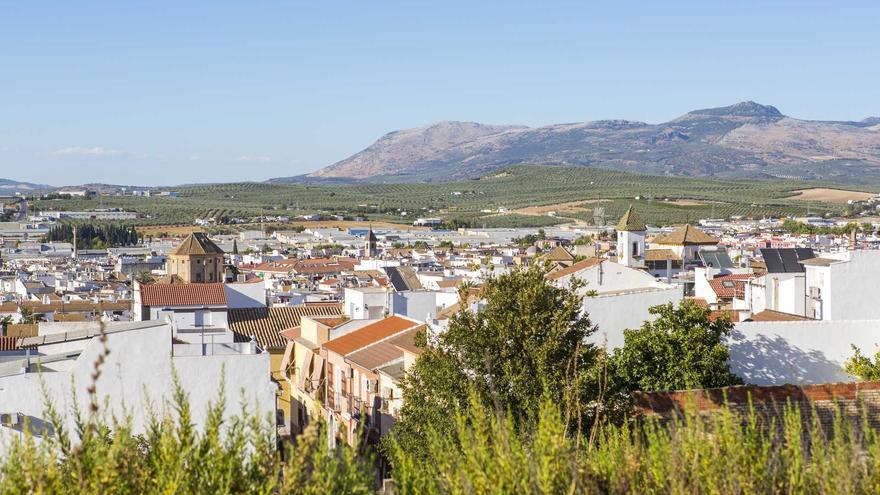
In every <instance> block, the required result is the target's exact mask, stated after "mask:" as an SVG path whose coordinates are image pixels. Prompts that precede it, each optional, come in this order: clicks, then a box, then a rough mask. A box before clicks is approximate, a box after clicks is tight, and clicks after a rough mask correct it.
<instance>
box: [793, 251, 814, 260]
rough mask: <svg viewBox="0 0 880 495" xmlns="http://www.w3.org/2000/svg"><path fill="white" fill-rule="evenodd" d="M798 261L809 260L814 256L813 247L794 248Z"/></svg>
mask: <svg viewBox="0 0 880 495" xmlns="http://www.w3.org/2000/svg"><path fill="white" fill-rule="evenodd" d="M794 252H795V253H796V254H797V259H798V261H804V260H809V259H812V258H815V257H816V253H814V252H813V248H794Z"/></svg>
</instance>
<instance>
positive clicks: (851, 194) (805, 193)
mask: <svg viewBox="0 0 880 495" xmlns="http://www.w3.org/2000/svg"><path fill="white" fill-rule="evenodd" d="M795 192H796V193H797V194H796V195H795V196H793V197H792V198H793V199H799V200H802V201H821V202H826V203H846V202H847V201H867V200H869V199H871V198H873V197H875V196H876V194H873V193H868V192H862V191H848V190H845V189H831V188H828V187H814V188H812V189H803V190H800V191H795Z"/></svg>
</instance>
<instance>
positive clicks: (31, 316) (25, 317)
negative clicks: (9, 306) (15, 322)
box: [21, 308, 46, 324]
mask: <svg viewBox="0 0 880 495" xmlns="http://www.w3.org/2000/svg"><path fill="white" fill-rule="evenodd" d="M41 321H46V317H45V316H43V315H41V314H37V313H34V310H32V309H30V308H21V322H22V323H28V324H34V323H40V322H41Z"/></svg>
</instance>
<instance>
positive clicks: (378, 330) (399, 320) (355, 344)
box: [323, 316, 422, 356]
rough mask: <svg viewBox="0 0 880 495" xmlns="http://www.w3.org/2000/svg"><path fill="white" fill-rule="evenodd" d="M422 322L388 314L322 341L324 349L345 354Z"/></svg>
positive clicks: (419, 324)
mask: <svg viewBox="0 0 880 495" xmlns="http://www.w3.org/2000/svg"><path fill="white" fill-rule="evenodd" d="M421 325H422V324H421V323H419V322H417V321H415V320H410V319H409V318H404V317H402V316H389V317H388V318H385V319H383V320H379V321H377V322H376V323H371V324H369V325H367V326H365V327H361V328H359V329H357V330H354V331H352V332H350V333H347V334H345V335H343V336H341V337H337V338H335V339H333V340H330V341H328V342H326V343H324V345H323V347H324V349H327V350H328V351H332V352H335V353H336V354H339V355H341V356H346V355H348V354H350V353H352V352H354V351H357V350H359V349H363V348H364V347H367V346H369V345H371V344H375V343H377V342H380V341H382V340H385V339H387V338H389V337H393V336H395V335H397V334H399V333H401V332H403V331H405V330H409V329H411V328H415V327H418V326H421Z"/></svg>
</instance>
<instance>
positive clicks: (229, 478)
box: [0, 382, 375, 495]
mask: <svg viewBox="0 0 880 495" xmlns="http://www.w3.org/2000/svg"><path fill="white" fill-rule="evenodd" d="M175 383H176V382H175ZM173 406H174V407H173V410H174V413H171V414H168V415H166V416H163V417H157V416H156V415H155V414H151V416H150V421H149V426H148V428H147V431H146V432H145V433H144V434H143V435H135V434H134V432H133V431H132V428H131V423H130V421H128V420H121V421H119V420H116V419H115V418H114V419H113V420H112V421H110V422H106V423H105V422H102V421H101V420H100V417H99V416H98V415H97V414H96V413H91V414H89V415H87V416H84V415H82V414H80V413H79V412H78V411H73V412H72V413H73V414H75V415H76V417H77V418H78V421H77V431H76V432H75V433H76V435H75V437H76V438H77V439H78V441H77V442H76V443H74V442H73V441H72V439H71V438H70V437H69V436H68V433H69V432H67V431H66V430H65V429H64V426H63V425H64V424H65V422H64V420H63V419H62V417H61V415H60V414H59V412H58V411H56V410H54V409H53V408H52V407H51V406H50V407H49V408H48V412H47V416H48V417H49V418H50V419H51V420H52V421H51V422H52V423H53V426H54V427H55V434H54V435H52V436H49V437H48V438H46V439H45V441H43V442H41V443H37V442H36V441H35V439H34V438H33V437H32V436H31V435H30V434H28V435H26V436H25V437H24V438H23V439H20V440H16V441H14V442H13V443H12V445H11V450H10V451H9V453H8V455H7V456H6V458H5V459H2V460H0V493H4V494H6V493H9V494H19V493H21V494H24V493H41V494H67V493H70V494H74V493H75V494H80V493H131V494H145V495H146V494H203V493H210V494H239V493H242V494H276V493H277V494H309V495H319V494H321V495H323V494H326V493H350V494H369V493H374V490H375V478H374V477H373V472H372V467H371V462H370V458H369V456H359V455H358V454H357V452H356V450H355V449H354V448H351V447H347V446H338V447H336V448H335V449H331V448H330V447H329V445H328V441H327V438H328V437H327V433H326V430H325V426H324V425H322V424H319V423H313V424H312V425H310V426H309V427H308V428H307V430H306V432H305V433H304V434H303V435H302V436H300V437H299V439H298V442H297V443H296V445H295V446H289V447H288V448H289V450H288V451H287V452H286V455H285V458H286V459H287V460H286V461H282V460H281V459H280V458H279V455H278V453H277V449H276V443H275V441H274V434H273V433H274V432H273V429H274V425H273V423H272V422H271V421H265V420H262V419H260V418H258V417H256V416H254V415H249V414H247V413H246V412H244V411H243V412H242V413H241V414H240V415H238V416H234V417H232V418H231V419H230V418H228V417H227V418H226V419H224V418H225V417H226V415H225V408H226V406H225V402H224V400H223V399H222V398H219V397H218V399H217V400H216V401H214V403H213V404H212V405H211V406H210V408H209V409H208V411H207V415H206V418H207V419H206V422H205V426H204V429H203V430H201V431H198V430H197V429H196V428H195V427H194V425H193V418H192V411H191V410H190V407H189V403H188V399H187V397H186V396H185V394H184V392H183V391H182V390H181V389H180V387H179V385H178V386H177V389H176V393H175V398H174V403H173Z"/></svg>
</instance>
